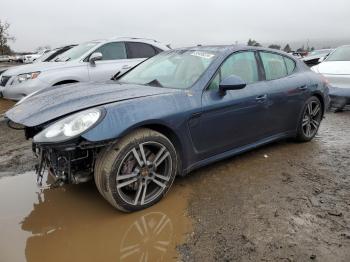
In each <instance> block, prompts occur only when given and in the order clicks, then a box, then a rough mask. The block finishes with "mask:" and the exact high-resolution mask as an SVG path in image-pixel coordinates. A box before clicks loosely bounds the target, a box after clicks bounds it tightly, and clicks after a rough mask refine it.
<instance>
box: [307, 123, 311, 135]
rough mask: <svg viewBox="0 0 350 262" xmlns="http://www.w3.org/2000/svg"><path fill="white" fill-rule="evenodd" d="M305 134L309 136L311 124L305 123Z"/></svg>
mask: <svg viewBox="0 0 350 262" xmlns="http://www.w3.org/2000/svg"><path fill="white" fill-rule="evenodd" d="M306 135H307V136H308V137H310V136H311V124H307V126H306Z"/></svg>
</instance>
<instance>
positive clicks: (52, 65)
mask: <svg viewBox="0 0 350 262" xmlns="http://www.w3.org/2000/svg"><path fill="white" fill-rule="evenodd" d="M67 63H69V62H40V63H33V64H27V65H19V66H15V67H12V68H9V69H8V70H7V71H6V72H4V75H6V76H17V75H20V74H25V73H31V72H38V71H40V72H43V71H48V70H52V69H59V68H62V67H64V68H66V67H67ZM70 63H72V62H70ZM72 65H73V64H72Z"/></svg>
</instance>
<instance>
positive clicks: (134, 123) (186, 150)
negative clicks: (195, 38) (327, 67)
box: [6, 46, 328, 211]
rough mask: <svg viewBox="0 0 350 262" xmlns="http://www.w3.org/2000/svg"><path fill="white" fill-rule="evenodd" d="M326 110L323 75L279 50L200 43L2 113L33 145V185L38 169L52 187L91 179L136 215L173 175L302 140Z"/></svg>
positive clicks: (165, 188) (312, 131)
mask: <svg viewBox="0 0 350 262" xmlns="http://www.w3.org/2000/svg"><path fill="white" fill-rule="evenodd" d="M327 104H328V87H327V84H326V82H325V81H324V80H323V78H322V77H321V76H319V75H318V74H315V73H314V72H312V71H311V70H310V69H309V68H308V67H307V66H306V65H305V64H304V63H303V62H301V61H297V60H296V59H294V58H293V57H291V56H288V55H287V54H285V53H282V52H279V51H276V50H272V49H263V48H257V47H240V46H220V47H217V46H209V47H204V46H203V47H194V48H187V49H176V50H172V51H166V52H163V53H161V54H158V55H157V56H155V57H152V58H150V59H148V60H147V61H145V62H143V63H141V64H139V65H138V66H136V67H135V68H134V69H132V70H130V71H129V72H126V73H125V74H123V75H121V76H119V77H118V78H117V79H116V80H115V82H114V83H113V82H112V81H110V82H108V83H107V82H106V83H103V84H102V83H101V84H98V83H84V84H83V83H80V84H75V85H70V86H65V87H61V88H58V87H57V88H53V89H50V90H46V91H45V90H43V91H39V93H37V94H36V95H35V96H32V97H28V98H27V99H26V100H24V101H22V102H21V103H19V104H17V106H15V107H14V108H13V109H11V110H10V111H8V112H7V113H6V116H7V117H8V118H9V119H10V120H11V121H12V122H15V123H17V124H20V125H21V126H22V127H24V129H25V134H26V137H27V138H33V148H34V151H35V152H36V154H37V155H38V156H40V164H39V165H38V174H39V178H40V175H41V174H42V171H43V170H42V167H43V166H45V165H47V166H48V167H49V169H50V173H51V174H53V175H54V178H55V179H56V181H57V183H59V184H60V183H79V182H83V181H87V180H88V179H89V178H92V177H93V176H94V178H95V182H96V185H97V188H98V189H99V191H100V193H101V194H102V195H103V196H104V197H105V199H106V200H107V201H109V202H110V203H111V204H112V205H113V206H114V207H116V208H118V209H120V210H122V211H135V210H139V209H143V208H146V207H149V206H151V205H153V204H155V203H156V202H157V201H159V200H160V199H161V198H162V197H163V196H164V195H165V194H166V192H167V191H168V190H169V188H170V187H171V185H172V182H173V180H174V178H175V175H176V174H180V175H184V174H186V173H189V172H190V171H192V170H194V169H196V168H199V167H201V166H204V165H207V164H210V163H212V162H214V161H217V160H220V159H223V158H227V157H229V156H232V155H235V154H238V153H241V152H244V151H247V150H249V149H252V148H255V147H257V146H260V145H264V144H266V143H269V142H271V141H275V140H277V139H282V138H286V137H294V138H296V139H297V140H298V141H310V140H311V139H312V138H313V137H314V136H315V134H316V133H317V130H318V127H319V125H320V122H321V120H322V117H323V113H324V108H325V107H326V106H327ZM281 112H283V113H281ZM10 123H11V122H10Z"/></svg>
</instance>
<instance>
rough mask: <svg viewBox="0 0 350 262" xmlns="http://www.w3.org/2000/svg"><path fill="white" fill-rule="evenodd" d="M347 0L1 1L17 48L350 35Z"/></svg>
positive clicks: (288, 39) (291, 39) (0, 13)
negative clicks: (129, 39)
mask: <svg viewBox="0 0 350 262" xmlns="http://www.w3.org/2000/svg"><path fill="white" fill-rule="evenodd" d="M349 11H350V1H349V0H215V1H205V0H124V1H121V0H119V1H118V0H94V1H89V0H28V1H27V0H10V1H5V0H2V1H1V3H0V19H1V20H6V21H7V22H9V23H10V24H11V28H10V33H11V34H12V35H13V36H14V37H16V39H17V40H16V41H15V42H13V43H12V42H11V43H10V46H11V47H12V49H14V50H15V51H32V50H34V49H36V48H37V47H38V46H43V45H50V46H51V47H56V46H61V45H64V44H71V43H79V42H82V41H87V40H91V39H99V38H109V37H113V36H138V37H149V38H155V39H157V40H159V41H162V42H164V43H171V44H172V45H173V46H182V45H192V44H198V43H201V44H230V43H235V42H236V41H238V42H239V43H243V42H244V43H246V41H247V40H248V38H254V39H256V40H258V41H259V42H262V43H273V42H276V43H285V42H303V43H306V42H307V40H308V39H309V40H310V44H311V45H312V44H313V43H316V42H317V41H318V42H319V40H322V39H325V40H344V39H346V38H348V39H350V35H349V32H350V31H349V26H350V15H349Z"/></svg>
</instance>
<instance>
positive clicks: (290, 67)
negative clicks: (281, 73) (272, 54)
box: [283, 57, 295, 75]
mask: <svg viewBox="0 0 350 262" xmlns="http://www.w3.org/2000/svg"><path fill="white" fill-rule="evenodd" d="M283 58H284V62H285V63H286V66H287V73H288V75H290V74H291V73H293V71H294V69H295V62H294V61H293V59H290V58H287V57H283Z"/></svg>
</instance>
